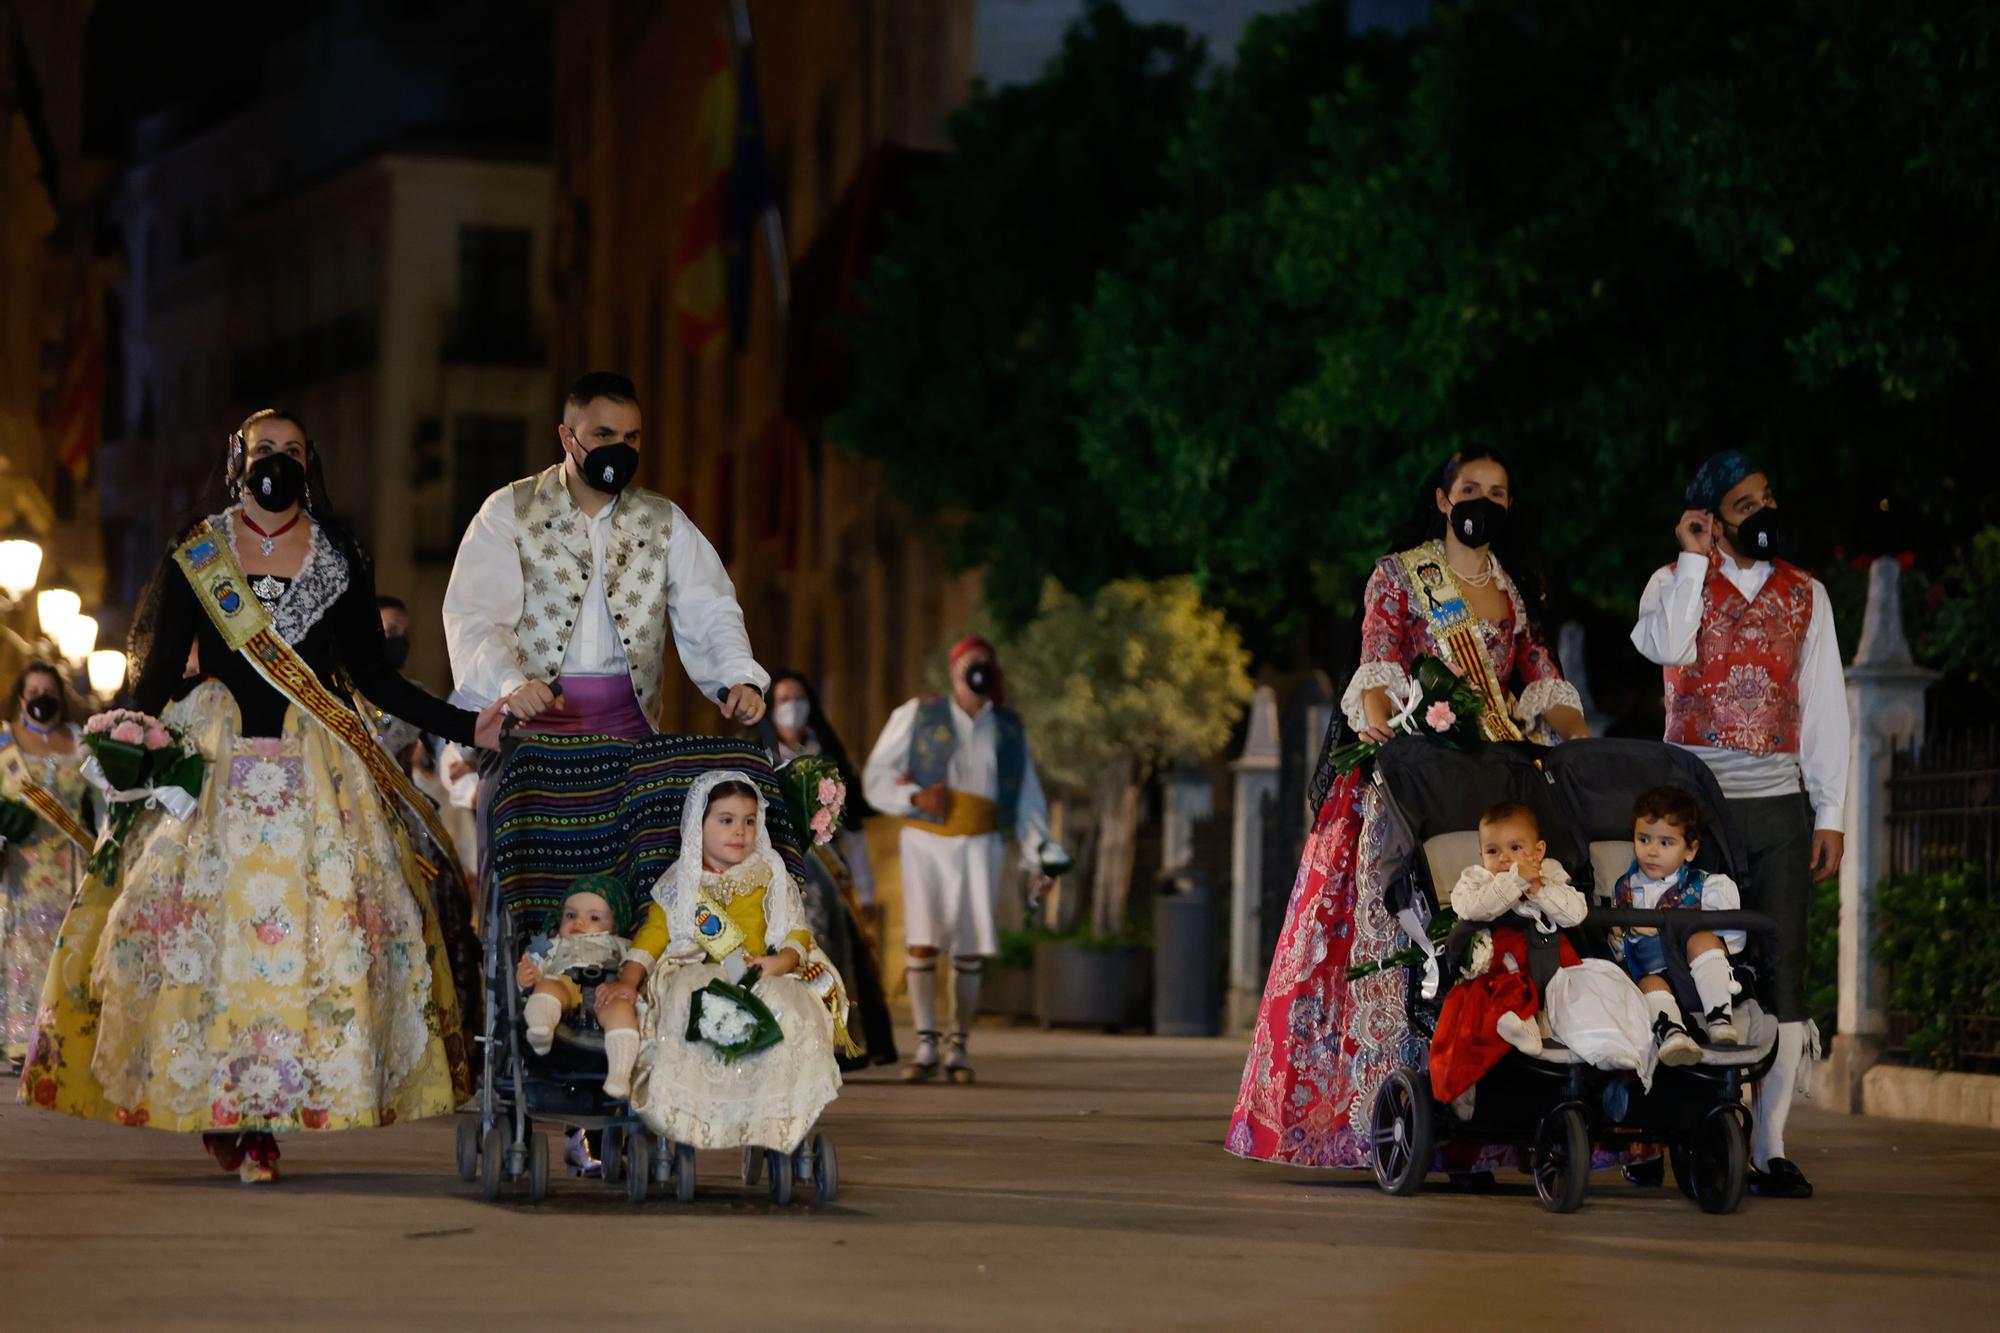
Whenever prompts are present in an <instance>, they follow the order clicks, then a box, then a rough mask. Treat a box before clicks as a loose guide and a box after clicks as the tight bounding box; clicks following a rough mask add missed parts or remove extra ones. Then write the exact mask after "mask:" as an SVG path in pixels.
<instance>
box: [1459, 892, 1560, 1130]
mask: <svg viewBox="0 0 2000 1333" xmlns="http://www.w3.org/2000/svg"><path fill="white" fill-rule="evenodd" d="M1556 956H1557V958H1558V959H1559V960H1560V962H1561V965H1562V966H1563V967H1570V966H1573V965H1574V964H1575V963H1576V962H1577V961H1578V958H1577V953H1576V950H1575V949H1573V948H1571V947H1570V942H1569V940H1568V939H1566V938H1562V937H1558V938H1557V940H1556ZM1506 958H1511V959H1513V960H1514V963H1515V965H1516V967H1518V968H1519V969H1520V970H1519V971H1515V972H1509V971H1508V970H1507V968H1506V965H1505V964H1504V963H1503V962H1502V960H1503V959H1506ZM1541 1007H1542V1002H1541V996H1540V995H1539V994H1538V993H1537V992H1536V990H1535V983H1534V982H1533V981H1532V980H1530V979H1529V977H1528V937H1527V934H1526V933H1525V932H1524V931H1522V929H1521V928H1520V927H1519V926H1495V927H1493V961H1492V963H1491V965H1490V966H1489V967H1488V968H1487V970H1486V971H1485V972H1483V973H1481V974H1480V975H1479V976H1476V977H1474V978H1472V979H1471V980H1470V981H1461V982H1459V983H1458V984H1457V985H1456V986H1453V987H1452V988H1451V990H1450V992H1449V993H1447V994H1446V995H1445V997H1444V1005H1443V1007H1442V1008H1440V1009H1439V1011H1438V1022H1437V1031H1436V1032H1435V1033H1433V1034H1432V1036H1431V1095H1432V1096H1434V1097H1436V1098H1437V1099H1438V1100H1439V1101H1441V1102H1448V1101H1451V1100H1452V1099H1454V1098H1456V1097H1458V1096H1460V1095H1461V1094H1463V1093H1464V1092H1465V1090H1466V1089H1467V1088H1470V1087H1471V1086H1472V1085H1473V1084H1475V1083H1477V1082H1479V1080H1480V1079H1481V1078H1483V1077H1485V1075H1486V1071H1487V1070H1489V1069H1491V1068H1493V1066H1495V1065H1497V1064H1499V1063H1500V1061H1501V1060H1502V1059H1504V1058H1505V1057H1506V1054H1507V1052H1509V1051H1511V1050H1513V1049H1514V1048H1513V1047H1512V1046H1509V1045H1508V1044H1507V1041H1506V1039H1505V1038H1504V1037H1502V1036H1501V1035H1500V1033H1499V1032H1498V1031H1497V1030H1496V1027H1495V1025H1496V1024H1497V1023H1498V1022H1499V1021H1500V1015H1502V1014H1517V1015H1519V1016H1520V1017H1521V1018H1524V1019H1529V1018H1533V1017H1534V1016H1535V1015H1536V1014H1537V1013H1539V1012H1541Z"/></svg>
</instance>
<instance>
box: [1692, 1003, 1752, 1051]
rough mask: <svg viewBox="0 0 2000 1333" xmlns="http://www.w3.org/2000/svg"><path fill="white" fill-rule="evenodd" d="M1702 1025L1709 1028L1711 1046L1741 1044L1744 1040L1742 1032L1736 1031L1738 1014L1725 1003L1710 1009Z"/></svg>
mask: <svg viewBox="0 0 2000 1333" xmlns="http://www.w3.org/2000/svg"><path fill="white" fill-rule="evenodd" d="M1702 1026H1703V1027H1705V1028H1706V1029H1707V1030H1708V1044H1709V1045H1711V1046H1739V1045H1741V1044H1742V1042H1743V1038H1742V1036H1741V1034H1739V1033H1738V1032H1737V1031H1736V1015H1735V1014H1733V1013H1732V1012H1730V1010H1729V1009H1728V1008H1727V1007H1726V1006H1724V1005H1717V1006H1716V1007H1715V1008H1713V1009H1711V1010H1709V1011H1708V1016H1707V1017H1706V1018H1704V1019H1703V1020H1702Z"/></svg>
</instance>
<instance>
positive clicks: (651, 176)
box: [547, 0, 979, 748]
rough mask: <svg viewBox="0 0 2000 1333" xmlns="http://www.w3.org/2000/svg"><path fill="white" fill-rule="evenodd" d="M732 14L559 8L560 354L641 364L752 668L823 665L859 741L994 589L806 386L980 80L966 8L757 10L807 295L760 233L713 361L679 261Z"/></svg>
mask: <svg viewBox="0 0 2000 1333" xmlns="http://www.w3.org/2000/svg"><path fill="white" fill-rule="evenodd" d="M727 12H728V6H727V5H724V4H720V3H717V4H676V5H661V6H650V7H649V6H636V5H634V6H627V5H615V4H609V3H588V4H578V5H574V6H568V7H565V9H564V11H563V21H562V22H561V23H560V24H559V26H558V30H557V45H556V55H557V66H556V127H555V143H556V152H555V158H556V162H557V171H558V180H557V199H556V218H557V233H556V244H555V248H556V254H557V265H556V269H555V271H554V273H553V275H552V276H553V285H554V288H555V324H556V327H557V329H558V330H559V333H558V337H557V339H556V342H555V347H554V356H555V364H556V368H557V372H558V379H559V380H560V379H563V378H566V377H568V376H571V375H573V374H576V373H579V372H581V371H582V370H585V369H591V368H610V367H616V368H619V369H622V370H625V371H626V372H628V373H629V374H630V375H631V376H632V378H633V379H634V381H635V382H636V383H637V384H638V386H639V389H640V393H641V396H642V397H643V399H644V404H643V405H644V407H645V409H646V438H647V447H646V450H645V464H644V466H645V469H646V471H645V472H644V474H643V475H642V480H643V481H644V482H645V483H646V484H648V485H651V486H654V487H656V488H658V489H659V490H661V491H663V492H665V493H666V494H667V495H669V496H671V497H672V498H673V499H674V500H676V501H677V502H678V503H679V504H680V505H681V506H682V507H683V508H684V509H686V510H687V511H688V513H689V514H690V515H692V516H693V517H694V519H695V520H696V522H697V523H698V524H699V525H700V526H701V527H702V529H703V531H704V532H706V533H707V534H708V535H709V537H710V538H711V540H713V541H714V542H715V543H716V545H717V547H718V548H719V549H721V551H722V552H723V555H724V558H725V559H726V560H727V561H728V563H729V568H730V572H731V574H732V575H733V576H734V578H735V580H736V584H737V591H738V595H739V597H740V599H741V601H742V603H743V608H744V612H745V615H746V617H747V619H748V622H749V628H750V634H751V641H752V643H753V644H754V645H755V647H756V650H757V653H758V656H759V658H760V660H762V661H763V662H765V663H766V664H767V665H769V666H772V667H774V668H776V667H780V666H793V667H796V668H798V669H800V670H802V671H804V672H806V673H807V674H808V675H810V676H811V677H812V678H813V679H814V680H815V681H816V682H817V683H818V684H819V686H820V689H821V691H822V694H823V696H824V699H825V703H826V707H827V711H828V713H829V715H830V716H831V717H833V718H834V719H835V721H836V722H837V723H838V725H839V726H840V727H841V728H842V730H843V733H844V734H845V735H846V736H847V737H848V739H849V743H850V745H852V746H855V747H857V748H865V747H866V745H867V744H868V741H869V739H870V738H871V737H872V735H873V732H874V731H875V729H877V728H879V727H880V725H881V724H882V722H883V721H884V720H885V719H886V717H887V715H888V713H889V710H890V709H891V708H893V707H894V706H895V705H896V704H898V703H900V702H901V701H902V700H903V699H904V698H906V697H907V696H908V695H909V694H910V693H911V692H913V691H914V690H916V689H917V688H919V687H920V685H921V684H922V683H923V681H924V679H925V677H926V673H927V671H930V670H933V669H934V664H935V661H936V659H937V658H938V656H939V653H940V650H941V648H942V647H943V645H944V643H945V641H946V638H947V636H949V635H950V634H952V633H954V632H955V631H957V630H958V629H959V628H960V627H961V626H963V625H965V624H966V623H967V622H968V621H969V620H970V619H971V618H972V616H973V614H974V613H975V611H976V608H977V605H978V599H979V584H978V580H977V578H976V577H975V576H969V575H953V574H952V573H950V572H949V571H948V570H947V569H946V568H945V564H944V560H943V557H942V555H941V552H940V549H939V547H938V545H937V543H936V541H935V540H934V539H933V538H932V537H931V536H929V535H927V534H926V533H925V532H924V531H923V530H922V529H921V528H920V527H919V525H917V524H916V523H914V522H913V521H912V520H911V519H910V517H909V516H908V515H907V514H906V513H904V512H903V511H902V510H901V509H900V508H899V507H898V506H897V505H896V504H895V503H894V502H893V501H892V500H891V499H890V498H889V497H888V496H887V494H886V490H885V487H884V485H883V478H882V476H881V474H880V471H879V469H878V468H877V467H876V466H875V465H873V464H870V463H865V462H862V461H859V460H857V459H855V458H853V457H851V456H849V455H847V454H845V453H843V452H841V451H839V450H836V449H834V448H832V447H830V446H829V445H828V444H827V442H826V440H825V438H824V434H823V420H822V417H823V415H824V411H823V409H824V407H825V404H824V403H823V402H822V401H819V400H818V399H817V397H816V395H815V394H814V393H813V392H812V391H811V388H812V386H811V385H810V384H809V383H808V381H809V380H810V379H811V378H812V376H813V373H814V366H815V364H816V358H817V356H818V351H817V349H818V348H819V347H820V345H821V343H822V341H823V338H822V336H821V335H823V334H825V333H826V331H827V330H828V329H830V327H831V325H832V322H833V320H834V319H835V318H836V317H837V314H838V313H840V312H839V311H838V309H837V306H838V303H839V298H840V293H841V292H842V291H843V290H845V286H846V284H847V283H848V282H850V281H851V279H852V278H853V277H854V276H855V275H856V274H857V273H858V271H859V269H860V268H861V267H863V266H865V259H866V253H867V248H868V243H869V240H870V236H871V227H872V224H873V223H874V222H876V221H879V215H880V205H881V202H882V199H883V198H884V195H885V191H886V190H887V189H889V188H890V187H891V186H892V185H893V180H894V178H895V177H896V176H897V174H898V173H899V172H901V171H903V170H906V169H908V168H909V165H910V163H912V162H913V161H921V159H922V158H923V157H924V155H925V154H927V153H935V152H936V151H938V150H940V149H941V148H942V147H943V144H944V127H945V121H946V118H947V117H948V116H949V115H950V113H951V112H952V110H953V109H954V108H956V107H957V106H958V105H960V104H961V103H962V102H963V100H964V98H965V96H966V94H967V92H968V91H969V89H970V87H971V82H972V78H973V72H974V71H973V55H974V47H973V17H974V6H973V4H971V3H970V0H854V2H853V3H848V4H840V5H827V4H817V3H812V0H767V2H765V3H751V4H750V5H749V6H748V12H749V14H750V17H751V20H752V23H753V25H754V29H753V31H754V41H755V49H756V66H757V77H758V79H759V81H760V84H761V91H762V96H761V105H762V109H763V115H764V129H765V137H766V142H767V146H768V156H769V160H770V163H771V168H772V176H773V180H774V186H775V191H776V195H777V199H778V203H779V206H780V209H781V211H782V214H783V218H784V222H785V239H786V244H787V254H786V258H787V262H788V266H789V268H790V270H791V273H790V277H791V278H792V279H793V286H794V289H795V290H794V292H793V297H794V300H793V305H792V309H791V318H790V322H789V323H788V324H781V323H780V322H779V320H778V319H777V318H776V314H775V310H774V303H773V297H772V284H771V272H770V268H769V264H768V262H767V261H766V257H765V254H764V251H763V249H762V243H761V239H760V241H759V249H758V261H757V272H756V278H755V283H756V287H755V291H754V293H753V300H752V302H751V319H750V326H749V337H748V341H747V345H746V346H745V347H744V348H743V349H742V350H741V351H732V350H729V349H727V348H726V347H724V348H719V349H712V350H710V351H708V352H706V353H699V352H695V351H690V350H688V349H686V348H684V347H682V346H680V345H679V344H678V343H677V341H676V338H675V330H674V290H673V285H674V268H673V259H674V249H675V241H676V235H677V231H678V222H679V219H680V217H681V213H682V209H683V206H684V204H685V202H686V199H687V196H688V192H689V187H690V183H691V180H692V174H693V168H692V162H693V160H694V157H695V153H694V146H695V144H696V142H697V116H698V109H699V104H700V96H701V91H702V86H703V79H704V75H705V72H706V68H707V62H708V61H709V60H710V59H711V58H712V55H713V52H714V50H715V42H716V40H717V37H718V34H719V33H720V32H721V31H722V23H723V20H724V17H725V15H726V14H727ZM816 272H819V273H821V274H822V276H823V277H824V278H825V281H823V282H815V281H813V275H814V274H815V273H816ZM944 444H945V442H942V441H941V442H940V446H941V447H943V446H944ZM548 449H549V452H548V454H547V456H548V457H549V458H551V459H553V458H554V456H555V454H554V446H553V444H550V445H549V446H548ZM674 674H675V675H679V673H678V672H676V673H674ZM662 713H663V716H662V718H661V719H660V720H661V722H662V725H663V726H665V727H666V728H667V729H668V730H692V731H708V730H713V729H714V728H715V727H716V726H717V719H716V718H715V715H714V712H713V709H712V707H711V706H709V705H707V704H706V703H705V702H704V701H703V700H702V699H701V698H700V697H699V696H698V695H697V693H696V692H695V690H694V689H693V687H692V686H687V685H685V683H684V682H683V685H682V688H681V689H680V691H679V692H678V693H671V692H670V693H668V694H667V695H666V697H665V698H664V700H663V704H662Z"/></svg>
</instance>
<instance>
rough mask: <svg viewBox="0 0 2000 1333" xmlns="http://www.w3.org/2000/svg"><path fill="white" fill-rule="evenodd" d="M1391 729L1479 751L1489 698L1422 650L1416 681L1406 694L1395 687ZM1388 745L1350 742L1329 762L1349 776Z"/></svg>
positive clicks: (1391, 693) (1414, 672) (1413, 671)
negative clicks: (1481, 714) (1483, 715)
mask: <svg viewBox="0 0 2000 1333" xmlns="http://www.w3.org/2000/svg"><path fill="white" fill-rule="evenodd" d="M1389 703H1390V707H1391V708H1392V709H1393V710H1394V711H1392V712H1391V713H1390V715H1389V722H1388V727H1389V730H1390V731H1394V732H1399V733H1401V734H1403V735H1406V736H1424V737H1427V738H1429V739H1431V740H1435V741H1440V742H1442V743H1443V744H1445V745H1449V746H1450V747H1451V748H1452V749H1454V750H1475V749H1478V748H1479V747H1480V746H1481V745H1483V744H1485V742H1486V733H1485V732H1484V731H1483V730H1482V729H1481V728H1480V725H1479V715H1480V713H1482V712H1484V711H1485V708H1486V700H1485V699H1484V698H1482V697H1481V696H1480V693H1479V691H1478V690H1476V689H1474V688H1473V687H1472V686H1470V685H1468V684H1466V683H1465V679H1464V676H1463V673H1461V672H1460V671H1459V669H1458V668H1457V667H1455V666H1453V665H1451V664H1450V663H1449V662H1446V661H1444V660H1443V659H1442V658H1438V657H1434V656H1432V655H1431V654H1429V653H1420V654H1418V656H1417V660H1416V663H1415V664H1414V665H1413V666H1412V667H1411V668H1410V683H1409V684H1408V686H1406V687H1405V688H1404V689H1403V690H1402V691H1401V692H1400V693H1399V692H1398V691H1396V690H1395V689H1393V688H1392V689H1391V690H1390V691H1389ZM1381 748H1382V747H1381V746H1379V745H1377V744H1376V743H1375V742H1374V741H1349V742H1348V743H1347V744H1346V745H1343V746H1341V747H1340V748H1339V749H1338V750H1335V751H1334V752H1333V754H1332V756H1331V757H1330V760H1329V762H1330V763H1331V764H1332V765H1333V771H1334V772H1336V773H1339V774H1342V775H1343V776H1344V775H1346V774H1348V773H1352V772H1353V771H1354V770H1355V769H1357V768H1359V767H1361V765H1363V764H1365V763H1367V762H1368V761H1369V760H1370V759H1373V758H1374V757H1375V752H1376V751H1377V750H1379V749H1381Z"/></svg>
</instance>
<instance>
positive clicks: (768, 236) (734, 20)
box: [729, 0, 792, 324]
mask: <svg viewBox="0 0 2000 1333" xmlns="http://www.w3.org/2000/svg"><path fill="white" fill-rule="evenodd" d="M729 17H730V35H731V36H732V37H733V38H734V39H735V42H736V54H737V57H738V59H741V58H742V57H744V56H745V55H748V54H750V53H751V52H752V50H753V49H754V47H755V42H756V39H755V37H754V36H753V35H752V33H751V31H750V0H730V3H729ZM759 151H760V152H761V151H762V149H760V150H759ZM760 165H762V166H765V167H766V169H768V164H760ZM764 253H765V257H766V258H767V259H768V260H769V261H770V268H771V301H772V304H774V305H775V306H776V307H777V310H778V322H779V323H780V324H783V323H785V322H786V320H787V318H788V317H789V316H790V314H791V309H792V259H791V251H790V250H788V249H787V248H786V246H785V219H784V215H783V212H782V210H780V209H779V207H778V201H777V200H776V199H773V200H772V201H771V206H770V207H769V208H767V209H765V210H764Z"/></svg>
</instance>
